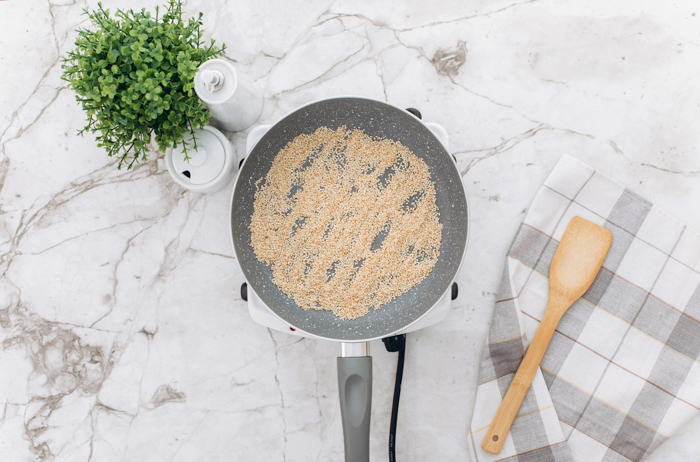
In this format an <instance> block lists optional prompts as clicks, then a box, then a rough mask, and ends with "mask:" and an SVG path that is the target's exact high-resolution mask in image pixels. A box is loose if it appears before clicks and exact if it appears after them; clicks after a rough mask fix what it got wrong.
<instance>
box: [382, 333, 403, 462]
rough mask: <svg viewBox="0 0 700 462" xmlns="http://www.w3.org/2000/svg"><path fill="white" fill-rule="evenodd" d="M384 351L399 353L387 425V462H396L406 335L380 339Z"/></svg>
mask: <svg viewBox="0 0 700 462" xmlns="http://www.w3.org/2000/svg"><path fill="white" fill-rule="evenodd" d="M382 342H384V346H385V347H386V351H388V352H390V353H396V352H398V353H399V359H398V362H397V363H396V382H395V383H394V401H393V404H392V405H391V424H390V425H389V461H390V462H396V422H397V420H398V417H399V398H400V397H401V380H402V379H403V363H404V359H405V357H406V334H399V335H393V336H391V337H386V338H383V339H382Z"/></svg>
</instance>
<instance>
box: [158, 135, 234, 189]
mask: <svg viewBox="0 0 700 462" xmlns="http://www.w3.org/2000/svg"><path fill="white" fill-rule="evenodd" d="M194 134H195V138H196V140H197V151H195V150H194V146H193V144H192V142H191V141H190V142H189V144H188V149H187V154H188V156H189V157H190V159H189V161H185V154H184V152H183V151H182V146H181V145H179V144H178V146H177V147H176V148H170V149H168V150H167V151H166V152H165V164H166V165H167V166H168V172H170V175H171V176H172V177H173V179H174V180H175V181H176V182H177V183H179V184H180V185H181V186H183V187H184V188H187V189H189V190H191V191H197V192H202V193H213V192H216V191H219V190H220V189H222V188H224V187H225V186H226V185H227V184H229V183H230V182H231V180H233V178H234V177H235V176H236V173H237V172H238V159H237V157H236V153H235V152H234V150H233V147H232V146H231V143H230V142H229V141H228V139H227V138H226V137H225V136H224V134H223V133H221V132H220V131H219V130H217V129H216V128H214V127H212V126H210V125H206V126H205V127H203V128H202V129H200V130H195V132H194ZM185 136H186V137H187V136H188V135H185Z"/></svg>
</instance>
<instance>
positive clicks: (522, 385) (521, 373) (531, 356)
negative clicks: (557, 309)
mask: <svg viewBox="0 0 700 462" xmlns="http://www.w3.org/2000/svg"><path fill="white" fill-rule="evenodd" d="M547 311H548V312H549V310H547ZM558 323H559V316H551V315H549V316H548V314H545V316H544V319H543V320H542V322H541V323H540V327H539V328H538V329H537V333H536V334H535V337H534V338H533V339H532V342H531V343H530V347H529V348H528V349H527V352H526V353H525V358H523V361H522V362H521V363H520V367H518V371H517V372H516V373H515V377H513V381H512V382H511V384H510V387H509V388H508V391H507V392H506V396H505V397H504V398H503V401H502V402H501V406H500V407H499V408H498V412H497V413H496V417H494V418H493V422H491V426H490V427H489V429H488V431H487V432H486V436H485V437H484V441H483V443H481V447H482V448H483V449H484V451H486V452H490V453H491V454H498V453H500V452H501V449H502V448H503V443H505V441H506V436H507V435H508V432H509V431H510V427H511V426H512V425H513V421H514V420H515V417H516V416H517V415H518V411H519V410H520V405H521V404H522V403H523V400H524V399H525V395H526V394H527V390H528V389H529V388H530V384H531V383H532V379H533V378H534V377H535V373H536V372H537V368H538V367H539V366H540V362H541V361H542V357H543V356H544V352H545V351H546V350H547V346H548V345H549V341H550V340H551V339H552V335H554V329H556V327H557V324H558Z"/></svg>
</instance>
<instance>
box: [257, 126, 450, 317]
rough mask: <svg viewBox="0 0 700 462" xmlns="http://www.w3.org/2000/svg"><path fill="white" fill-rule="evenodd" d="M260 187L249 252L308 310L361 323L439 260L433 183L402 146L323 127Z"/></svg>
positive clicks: (292, 145) (276, 163)
mask: <svg viewBox="0 0 700 462" xmlns="http://www.w3.org/2000/svg"><path fill="white" fill-rule="evenodd" d="M255 184H256V188H257V191H256V193H255V202H254V211H253V215H252V217H251V224H250V231H251V246H252V247H253V249H254V250H255V254H256V256H257V258H258V260H259V261H261V262H264V263H266V264H268V265H270V267H271V270H272V274H273V278H272V281H273V282H274V283H275V284H276V285H277V287H279V289H280V290H281V291H282V292H284V293H285V294H287V295H288V296H290V297H292V298H293V299H294V301H295V302H296V304H297V305H299V306H300V307H301V308H303V309H307V310H308V309H316V310H329V311H332V312H333V313H334V314H335V315H336V316H338V317H339V318H341V319H346V320H350V319H356V318H359V317H361V316H364V315H365V314H367V313H368V312H369V309H370V308H373V309H379V308H381V307H382V306H383V305H385V304H387V303H389V302H390V301H391V300H393V299H394V298H396V297H398V296H400V295H402V294H404V293H406V292H408V291H409V290H410V289H412V288H413V287H415V286H416V285H417V284H419V283H420V282H421V281H422V280H423V279H425V278H426V277H427V276H428V274H429V273H430V272H431V271H432V270H433V268H434V266H435V263H436V262H437V260H438V258H439V256H440V243H441V241H442V224H441V223H440V221H439V212H438V207H437V203H436V200H435V183H434V182H433V181H431V176H430V169H429V168H428V165H427V164H426V163H425V162H424V161H423V160H422V159H420V158H419V157H418V156H416V155H415V154H413V153H412V152H411V151H410V150H409V149H408V148H407V147H405V146H404V145H403V144H401V143H400V142H399V141H393V140H389V139H386V138H378V137H371V136H369V135H367V134H365V133H364V132H363V131H362V130H347V129H346V128H345V127H339V128H338V129H336V130H332V129H330V128H328V127H320V128H319V129H317V130H316V132H315V133H312V134H308V135H307V134H303V135H299V136H297V137H296V138H294V139H293V140H292V141H291V142H289V144H287V146H286V147H284V148H283V149H282V150H280V151H279V153H278V154H277V155H276V157H275V159H274V160H273V162H272V166H271V168H270V170H269V172H268V173H267V175H266V176H265V177H264V178H260V179H258V180H257V182H256V183H255Z"/></svg>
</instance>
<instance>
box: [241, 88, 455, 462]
mask: <svg viewBox="0 0 700 462" xmlns="http://www.w3.org/2000/svg"><path fill="white" fill-rule="evenodd" d="M324 126H325V127H329V128H332V129H336V128H338V127H340V126H345V127H346V128H347V129H349V130H351V129H361V130H363V131H364V132H365V133H366V134H368V135H370V136H377V137H383V138H389V139H392V140H396V141H400V142H401V143H402V144H403V145H404V146H406V147H408V148H409V149H410V150H411V151H412V152H413V153H414V154H415V155H417V156H418V157H420V158H421V159H422V160H423V161H424V162H425V163H426V164H427V165H428V167H429V168H430V173H431V176H432V179H433V181H434V182H435V192H436V201H437V205H438V209H439V213H440V217H439V220H440V223H442V242H441V244H440V257H439V258H438V260H437V262H436V264H435V267H434V268H433V270H432V272H431V273H430V274H429V275H428V276H427V277H426V278H425V279H424V280H423V281H422V282H421V283H420V284H418V285H417V286H416V287H414V288H413V289H411V290H410V291H408V292H406V293H405V294H403V295H401V296H399V297H397V298H395V299H394V300H393V301H392V302H390V303H388V304H386V305H384V306H383V307H382V308H381V309H378V310H371V311H370V312H369V313H368V314H367V315H365V316H363V317H361V318H359V319H355V320H352V321H346V320H342V319H340V318H338V317H336V316H335V315H334V314H333V313H331V312H330V311H316V310H308V311H306V310H303V309H301V308H300V307H299V306H297V305H296V303H295V302H294V300H293V299H292V298H290V297H288V296H287V295H286V294H284V293H283V292H282V291H280V290H279V289H278V288H277V286H276V285H275V284H274V283H273V282H272V271H271V270H270V268H269V266H267V265H266V264H264V263H262V262H260V261H258V259H257V258H256V256H255V252H254V250H253V247H252V246H251V245H250V242H251V239H250V229H249V226H250V219H251V215H252V214H253V202H254V200H255V197H254V196H255V191H256V187H255V182H256V181H257V180H258V179H260V178H261V177H264V176H265V175H267V172H268V171H269V169H270V166H271V165H272V161H273V160H274V158H275V156H276V155H277V153H278V152H279V151H280V150H281V149H282V148H284V147H285V146H286V145H287V143H289V142H290V141H292V140H293V139H294V138H295V137H296V136H298V135H300V134H311V133H313V132H315V131H316V129H317V128H319V127H324ZM467 230H468V207H467V198H466V194H465V192H464V188H463V186H462V179H461V177H460V175H459V172H458V170H457V166H456V163H455V162H454V161H453V159H452V157H451V155H450V154H449V153H448V152H447V151H446V150H445V148H444V147H443V145H442V144H441V143H440V141H439V140H438V139H437V138H436V137H435V135H434V134H433V133H432V132H431V131H430V129H428V128H427V127H426V126H425V125H424V124H423V122H421V121H420V120H419V119H418V118H417V117H415V116H414V115H412V114H411V113H409V112H407V111H405V110H403V109H400V108H398V107H396V106H394V105H391V104H389V103H386V102H383V101H379V100H374V99H369V98H361V97H336V98H328V99H323V100H319V101H316V102H313V103H310V104H307V105H305V106H302V107H300V108H298V109H297V110H295V111H293V112H291V113H290V114H288V115H286V116H285V117H283V118H282V119H280V120H279V121H278V122H277V123H276V124H274V125H273V126H272V127H271V128H270V129H269V130H268V131H267V132H266V133H265V135H263V137H262V138H261V139H260V141H258V143H257V144H256V145H255V147H254V148H253V149H252V151H251V152H250V153H249V155H248V157H247V158H246V159H245V162H244V163H243V166H242V168H241V170H240V172H239V174H238V177H237V178H236V183H235V184H234V187H233V196H232V199H231V237H232V240H233V247H234V252H235V254H236V258H237V260H238V262H239V264H240V265H241V269H242V270H243V274H244V275H245V278H246V280H247V282H248V284H249V285H250V287H251V288H252V289H253V290H254V291H255V293H256V294H257V295H258V296H259V297H260V299H261V300H262V301H263V302H264V303H265V304H266V305H267V306H268V307H269V308H270V310H272V311H273V312H274V313H275V314H276V315H277V316H279V317H280V318H282V319H283V320H284V321H285V322H287V323H288V324H289V325H290V326H294V327H295V328H296V329H297V330H299V331H302V332H306V333H309V334H312V335H315V336H317V337H321V338H325V339H327V340H332V341H340V342H343V343H341V356H340V357H339V358H338V360H337V365H338V381H339V391H340V407H341V415H342V421H343V436H344V440H345V460H346V462H368V461H369V422H370V409H371V399H372V358H371V356H369V344H368V343H367V342H369V341H370V340H375V339H379V338H382V337H387V336H389V335H392V334H395V333H398V332H400V331H402V330H405V329H406V328H408V327H409V326H410V325H412V324H413V323H415V322H416V321H418V320H419V319H420V318H421V317H422V316H423V315H425V314H426V313H427V312H428V311H430V309H431V308H432V307H433V306H434V305H435V304H436V303H437V302H438V300H439V299H440V298H441V297H442V296H443V294H444V293H445V292H446V291H447V289H448V288H450V286H451V285H452V282H453V281H454V279H455V276H456V275H457V272H458V270H459V267H460V264H461V262H462V259H463V257H464V252H465V250H466V241H467Z"/></svg>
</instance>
